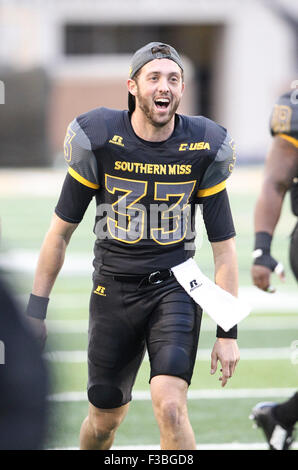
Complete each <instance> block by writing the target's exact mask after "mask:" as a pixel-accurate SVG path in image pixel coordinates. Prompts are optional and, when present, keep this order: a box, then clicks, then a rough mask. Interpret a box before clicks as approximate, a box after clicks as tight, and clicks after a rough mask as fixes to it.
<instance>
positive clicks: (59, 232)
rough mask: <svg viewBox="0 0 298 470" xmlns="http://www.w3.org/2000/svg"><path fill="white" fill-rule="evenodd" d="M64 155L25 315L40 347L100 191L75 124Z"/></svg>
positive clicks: (85, 144)
mask: <svg viewBox="0 0 298 470" xmlns="http://www.w3.org/2000/svg"><path fill="white" fill-rule="evenodd" d="M64 153H65V159H66V161H67V164H68V173H67V175H66V177H65V180H64V183H63V187H62V190H61V193H60V197H59V200H58V203H57V206H56V208H55V214H54V216H53V219H52V223H51V226H50V228H49V231H48V232H47V234H46V237H45V240H44V242H43V244H42V247H41V251H40V255H39V259H38V264H37V268H36V273H35V277H34V282H33V289H32V293H31V295H30V298H29V303H28V306H27V311H26V313H27V315H28V316H29V317H31V323H32V325H33V327H34V328H35V329H36V333H37V337H38V338H39V340H40V342H41V344H42V346H43V344H44V341H45V338H46V327H45V322H44V320H45V318H46V314H47V307H48V302H49V296H50V293H51V290H52V288H53V286H54V283H55V280H56V278H57V276H58V274H59V271H60V270H61V268H62V266H63V262H64V258H65V252H66V248H67V245H68V244H69V241H70V239H71V236H72V234H73V232H74V230H75V229H76V227H77V226H78V224H79V223H80V222H81V220H82V219H83V217H84V214H85V211H86V209H87V207H88V205H89V203H90V201H91V200H92V198H93V196H94V195H95V194H96V192H97V190H98V188H99V183H98V172H97V164H96V159H95V156H94V154H93V151H92V150H91V142H90V140H89V138H88V137H87V134H86V133H85V131H84V130H83V129H82V127H81V126H80V123H79V122H78V121H77V120H74V121H73V122H72V123H71V125H70V126H69V127H68V130H67V134H66V138H65V152H64Z"/></svg>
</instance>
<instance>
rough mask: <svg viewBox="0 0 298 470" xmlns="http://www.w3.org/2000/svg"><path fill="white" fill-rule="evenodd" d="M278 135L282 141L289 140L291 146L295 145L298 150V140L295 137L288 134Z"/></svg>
mask: <svg viewBox="0 0 298 470" xmlns="http://www.w3.org/2000/svg"><path fill="white" fill-rule="evenodd" d="M278 135H279V137H281V138H282V139H284V140H287V141H288V142H291V144H293V145H294V147H296V148H298V139H295V137H291V136H290V135H287V134H278Z"/></svg>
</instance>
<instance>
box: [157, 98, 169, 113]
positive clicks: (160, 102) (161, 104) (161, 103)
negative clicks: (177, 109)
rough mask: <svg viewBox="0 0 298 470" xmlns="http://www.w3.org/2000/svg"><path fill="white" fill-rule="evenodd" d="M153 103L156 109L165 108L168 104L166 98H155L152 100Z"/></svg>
mask: <svg viewBox="0 0 298 470" xmlns="http://www.w3.org/2000/svg"><path fill="white" fill-rule="evenodd" d="M154 104H155V106H156V108H157V109H161V110H166V109H167V108H168V107H169V105H170V100H169V99H168V98H157V99H155V100H154Z"/></svg>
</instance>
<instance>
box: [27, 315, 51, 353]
mask: <svg viewBox="0 0 298 470" xmlns="http://www.w3.org/2000/svg"><path fill="white" fill-rule="evenodd" d="M27 319H28V323H29V327H30V328H31V330H32V332H33V334H34V336H35V338H36V340H37V343H38V345H39V347H40V351H43V350H44V347H45V344H46V340H47V336H48V334H47V327H46V323H45V321H44V320H41V319H39V318H33V317H29V316H28V317H27Z"/></svg>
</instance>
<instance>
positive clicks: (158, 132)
mask: <svg viewBox="0 0 298 470" xmlns="http://www.w3.org/2000/svg"><path fill="white" fill-rule="evenodd" d="M131 125H132V128H133V130H134V132H135V133H136V135H137V136H138V137H140V138H141V139H143V140H147V141H148V142H163V141H164V140H167V139H168V138H169V137H170V136H171V135H172V133H173V131H174V127H175V115H174V116H173V117H172V119H171V120H170V121H169V122H168V123H166V124H164V125H163V126H160V127H158V126H154V125H153V124H152V123H151V122H150V121H148V119H147V117H146V116H145V115H144V113H143V112H142V111H141V110H140V109H138V108H136V109H135V110H134V112H133V113H132V116H131Z"/></svg>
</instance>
